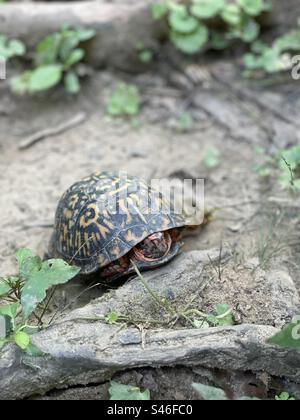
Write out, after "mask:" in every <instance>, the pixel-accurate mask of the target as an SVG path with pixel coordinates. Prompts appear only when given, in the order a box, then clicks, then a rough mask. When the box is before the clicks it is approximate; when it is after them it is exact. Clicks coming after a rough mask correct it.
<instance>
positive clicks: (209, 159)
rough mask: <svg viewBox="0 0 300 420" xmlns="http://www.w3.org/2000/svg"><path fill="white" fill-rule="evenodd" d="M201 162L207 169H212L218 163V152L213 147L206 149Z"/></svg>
mask: <svg viewBox="0 0 300 420" xmlns="http://www.w3.org/2000/svg"><path fill="white" fill-rule="evenodd" d="M203 162H204V164H205V166H206V167H207V168H208V169H213V168H216V167H217V166H219V164H220V152H219V150H218V149H216V148H215V147H210V148H209V149H207V150H206V152H205V154H204V156H203Z"/></svg>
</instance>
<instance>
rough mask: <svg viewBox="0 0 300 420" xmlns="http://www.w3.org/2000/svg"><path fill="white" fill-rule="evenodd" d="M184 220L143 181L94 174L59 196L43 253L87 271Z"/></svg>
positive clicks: (99, 266)
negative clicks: (47, 251)
mask: <svg viewBox="0 0 300 420" xmlns="http://www.w3.org/2000/svg"><path fill="white" fill-rule="evenodd" d="M149 206H151V207H149ZM166 209H168V211H166ZM184 225H185V220H184V218H183V217H182V216H181V215H178V214H175V213H174V211H173V209H172V208H170V205H169V203H168V202H167V201H166V200H165V199H164V198H163V197H162V195H161V193H158V192H157V191H155V190H153V189H151V187H150V186H149V185H147V183H146V182H145V181H144V180H142V179H139V178H136V177H130V176H128V175H127V174H123V175H122V174H121V175H120V173H118V174H115V173H110V172H101V173H95V174H93V175H91V176H90V177H88V178H85V179H83V180H82V181H79V182H77V183H76V184H74V185H72V186H71V187H70V188H69V189H68V190H67V191H66V192H65V193H64V195H63V196H62V198H61V200H60V202H59V204H58V207H57V211H56V216H55V227H54V232H53V235H52V238H51V243H50V250H49V254H50V255H51V256H55V257H60V258H63V259H64V260H66V261H68V262H69V263H72V264H73V265H76V266H78V267H80V268H81V272H82V273H83V274H89V273H93V272H95V271H97V270H98V269H100V268H102V267H105V266H106V265H108V264H109V263H111V262H112V261H115V260H117V259H119V258H120V257H122V256H123V255H125V254H127V253H128V252H129V251H130V250H131V249H132V248H133V247H135V246H136V245H137V244H138V243H140V242H141V241H143V240H144V239H145V238H146V237H147V236H149V235H151V234H153V233H156V232H160V231H161V232H162V231H166V230H169V229H173V228H179V227H183V226H184Z"/></svg>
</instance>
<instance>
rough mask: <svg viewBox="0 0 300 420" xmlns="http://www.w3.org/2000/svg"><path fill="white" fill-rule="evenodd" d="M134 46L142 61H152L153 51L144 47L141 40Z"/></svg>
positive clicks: (145, 62) (146, 62)
mask: <svg viewBox="0 0 300 420" xmlns="http://www.w3.org/2000/svg"><path fill="white" fill-rule="evenodd" d="M136 48H137V51H138V55H139V59H140V61H141V62H142V63H144V64H148V63H151V62H152V61H153V58H154V53H153V51H152V50H151V49H150V48H147V47H145V45H144V44H143V42H138V44H137V46H136Z"/></svg>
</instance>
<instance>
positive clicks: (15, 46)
mask: <svg viewBox="0 0 300 420" xmlns="http://www.w3.org/2000/svg"><path fill="white" fill-rule="evenodd" d="M25 52H26V47H25V45H24V44H23V43H22V42H21V41H19V40H17V39H12V40H8V38H7V36H5V35H0V56H1V57H3V58H5V59H6V60H9V59H10V58H13V57H16V56H22V55H24V54H25Z"/></svg>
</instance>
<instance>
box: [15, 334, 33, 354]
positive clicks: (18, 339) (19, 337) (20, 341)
mask: <svg viewBox="0 0 300 420" xmlns="http://www.w3.org/2000/svg"><path fill="white" fill-rule="evenodd" d="M15 343H16V345H17V346H18V347H20V349H22V350H26V349H27V347H28V346H29V343H30V337H29V335H28V334H26V333H24V332H23V331H18V332H16V334H15Z"/></svg>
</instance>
